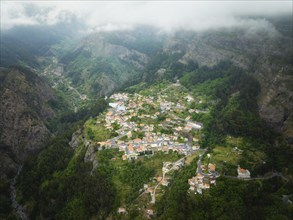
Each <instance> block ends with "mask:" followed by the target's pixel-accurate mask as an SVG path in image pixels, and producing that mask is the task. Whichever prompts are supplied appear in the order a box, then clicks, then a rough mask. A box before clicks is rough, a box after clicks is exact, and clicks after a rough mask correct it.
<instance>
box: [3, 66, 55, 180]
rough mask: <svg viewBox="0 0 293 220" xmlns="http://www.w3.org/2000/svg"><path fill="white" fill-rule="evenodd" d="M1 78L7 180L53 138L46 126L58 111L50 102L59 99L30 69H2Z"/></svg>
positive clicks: (4, 167)
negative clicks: (30, 156) (33, 153)
mask: <svg viewBox="0 0 293 220" xmlns="http://www.w3.org/2000/svg"><path fill="white" fill-rule="evenodd" d="M0 75H1V84H0V86H1V87H0V103H1V105H0V150H1V154H0V155H1V160H0V177H1V178H7V177H10V175H11V174H13V173H15V172H16V169H17V166H18V164H19V163H21V162H22V161H23V160H24V159H25V158H26V157H27V156H28V155H29V154H30V153H32V152H34V151H36V150H38V149H40V148H41V147H42V146H43V144H44V142H45V141H46V140H47V138H49V137H50V135H51V134H50V131H49V130H48V128H47V127H46V125H45V124H46V122H48V120H50V119H51V118H53V117H54V116H55V112H54V109H53V108H52V107H51V106H50V105H49V104H48V103H50V102H54V101H56V100H57V98H56V97H55V95H54V93H53V91H52V89H51V88H50V87H49V86H48V85H47V84H46V83H45V82H44V81H43V80H42V79H41V78H39V77H38V76H37V75H35V74H34V73H32V72H30V71H28V70H24V69H18V68H13V69H1V71H0Z"/></svg>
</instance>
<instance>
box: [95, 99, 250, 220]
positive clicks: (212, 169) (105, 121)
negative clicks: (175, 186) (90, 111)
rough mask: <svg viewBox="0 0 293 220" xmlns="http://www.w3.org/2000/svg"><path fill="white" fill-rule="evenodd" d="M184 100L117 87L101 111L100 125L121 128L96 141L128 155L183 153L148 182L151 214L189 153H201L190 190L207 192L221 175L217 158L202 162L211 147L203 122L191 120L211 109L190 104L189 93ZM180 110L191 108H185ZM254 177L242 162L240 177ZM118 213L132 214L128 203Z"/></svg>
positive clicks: (143, 191)
mask: <svg viewBox="0 0 293 220" xmlns="http://www.w3.org/2000/svg"><path fill="white" fill-rule="evenodd" d="M107 99H108V98H107ZM181 100H182V101H180V102H176V103H175V102H172V101H170V100H169V99H168V96H167V95H166V93H165V94H162V93H158V94H153V95H149V96H145V95H141V94H138V93H134V94H128V93H116V94H113V95H112V96H110V97H109V107H110V108H109V109H108V110H107V111H106V112H105V113H104V114H102V115H100V116H98V117H97V122H96V123H97V125H104V126H105V128H106V129H108V130H109V131H111V132H115V134H116V135H115V136H114V137H111V138H110V139H108V140H105V141H99V142H97V143H96V144H97V146H99V148H100V149H118V150H119V152H121V153H122V156H121V157H122V158H121V159H122V160H123V161H132V160H137V159H139V158H144V157H151V156H153V155H155V154H156V153H157V152H162V153H165V154H168V153H170V152H176V153H178V155H182V156H181V158H180V159H179V160H177V161H173V162H170V161H162V168H161V175H158V176H156V177H154V179H153V181H152V182H148V183H145V184H144V185H143V188H142V189H141V191H140V196H142V195H148V194H149V195H150V199H149V202H148V204H149V205H148V209H146V210H145V212H146V213H145V214H146V217H147V218H151V217H152V216H153V215H154V211H153V209H152V206H153V205H154V204H155V202H156V194H158V193H159V194H160V193H162V192H163V191H164V188H162V187H168V186H169V184H170V181H172V180H171V177H170V176H169V174H170V173H172V171H176V170H180V169H181V168H182V167H183V166H184V165H185V160H186V158H187V157H190V156H192V155H195V157H197V156H198V157H199V159H198V161H197V170H196V172H195V176H193V177H191V178H190V179H188V184H189V190H188V193H194V194H202V193H203V190H207V189H209V188H210V187H211V186H215V185H216V179H217V178H218V177H219V176H220V174H219V173H218V172H217V171H216V164H212V163H210V162H209V160H208V162H207V164H202V158H203V156H204V155H205V154H206V151H207V149H202V148H200V145H199V140H200V135H199V133H200V130H201V129H202V127H203V125H202V124H201V123H200V122H196V121H192V120H191V117H190V113H199V112H206V111H203V110H198V109H192V108H190V107H189V106H188V105H189V103H190V102H192V101H194V99H193V98H192V97H191V96H190V95H188V94H184V96H183V97H181ZM181 112H187V114H180V113H181ZM182 116H184V117H182ZM191 134H192V135H191ZM207 157H208V158H209V157H210V154H207ZM249 177H250V173H249V171H248V170H245V169H243V168H240V167H238V178H249ZM162 190H163V191H162ZM118 213H119V214H127V209H126V208H125V207H120V208H119V209H118Z"/></svg>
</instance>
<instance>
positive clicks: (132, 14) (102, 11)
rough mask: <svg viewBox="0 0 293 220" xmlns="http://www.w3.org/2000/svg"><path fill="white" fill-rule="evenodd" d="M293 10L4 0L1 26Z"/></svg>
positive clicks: (171, 25) (109, 24)
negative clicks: (74, 19)
mask: <svg viewBox="0 0 293 220" xmlns="http://www.w3.org/2000/svg"><path fill="white" fill-rule="evenodd" d="M284 14H292V1H107V2H106V1H97V2H95V1H88V2H87V1H13V2H11V1H9V2H8V1H1V29H9V28H11V27H13V26H16V25H35V24H40V25H43V24H46V25H53V24H56V23H58V22H69V21H70V19H71V18H72V16H74V17H76V18H77V19H79V20H80V21H83V22H84V23H85V25H86V27H87V28H88V29H90V30H95V31H111V30H119V29H123V30H124V29H128V28H131V27H133V26H135V25H139V24H144V25H152V26H156V27H158V28H161V29H163V30H165V31H171V30H178V29H188V30H207V29H210V28H221V27H234V26H239V25H251V24H252V23H251V21H249V20H247V19H245V18H244V16H267V15H284Z"/></svg>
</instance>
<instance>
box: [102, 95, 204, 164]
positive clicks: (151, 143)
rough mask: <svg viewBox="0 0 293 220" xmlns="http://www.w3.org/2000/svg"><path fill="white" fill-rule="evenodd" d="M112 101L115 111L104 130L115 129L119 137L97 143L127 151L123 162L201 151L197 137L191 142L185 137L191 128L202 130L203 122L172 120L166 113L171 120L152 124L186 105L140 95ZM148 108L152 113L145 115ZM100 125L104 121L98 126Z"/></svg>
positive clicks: (109, 113) (108, 116)
mask: <svg viewBox="0 0 293 220" xmlns="http://www.w3.org/2000/svg"><path fill="white" fill-rule="evenodd" d="M110 99H113V100H115V102H111V103H109V105H110V107H112V108H111V109H109V111H108V112H107V113H106V114H105V127H106V128H107V129H109V130H115V132H117V134H118V136H117V137H115V138H112V139H110V140H107V141H102V142H98V143H97V144H99V146H101V147H105V148H119V150H120V151H122V152H124V155H123V156H122V159H123V160H131V159H137V157H139V156H145V155H150V154H154V153H155V152H156V151H163V152H168V151H169V150H171V151H175V152H178V153H179V154H183V155H189V154H191V153H192V152H193V151H196V150H197V149H199V144H198V138H192V139H191V138H187V137H184V136H183V135H182V133H184V132H189V131H190V130H192V129H195V130H200V129H201V128H202V124H201V123H198V122H192V121H190V117H186V118H185V119H180V118H178V117H176V118H175V117H173V118H171V114H166V115H168V116H169V117H166V118H165V120H164V121H162V122H161V123H157V124H154V123H149V122H151V121H159V120H158V117H160V115H161V114H162V113H168V112H171V110H172V109H176V110H182V109H185V108H186V107H185V106H184V105H180V104H178V103H177V104H175V103H172V102H167V101H165V100H164V98H162V97H161V96H159V98H158V99H157V100H156V102H155V101H154V98H153V97H150V98H147V97H144V96H141V95H139V94H134V95H133V97H132V98H131V99H130V98H129V96H128V94H126V93H118V94H114V95H112V96H111V97H110ZM146 106H147V107H149V108H152V110H153V114H150V113H148V114H147V113H144V111H146ZM143 121H144V122H143ZM99 122H101V121H98V122H97V123H99ZM172 130H173V131H172ZM170 131H172V132H170ZM192 143H195V145H192Z"/></svg>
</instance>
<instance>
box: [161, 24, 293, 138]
mask: <svg viewBox="0 0 293 220" xmlns="http://www.w3.org/2000/svg"><path fill="white" fill-rule="evenodd" d="M284 22H285V24H283V23H281V24H283V25H281V24H280V23H278V24H279V26H278V25H276V24H275V25H273V24H272V23H270V22H265V25H263V26H261V27H260V28H259V29H253V28H247V27H246V28H243V29H241V28H240V29H233V30H232V29H230V30H215V31H209V32H205V33H197V34H195V33H180V34H177V35H175V36H174V37H172V38H169V39H168V40H167V41H166V43H165V45H164V52H165V53H173V52H174V51H177V52H180V53H182V54H183V56H182V57H181V58H180V59H179V60H178V62H181V63H183V64H186V63H188V62H189V61H190V60H193V61H195V62H197V63H198V64H199V65H200V66H203V65H206V66H213V65H216V64H218V63H219V62H220V61H221V60H229V61H231V62H233V63H234V64H235V65H237V66H240V67H242V68H244V69H245V70H246V71H247V72H249V73H250V74H251V75H253V76H254V77H255V78H256V79H257V80H258V81H259V82H260V85H261V93H260V95H259V97H258V105H259V114H260V116H261V117H262V118H263V119H264V120H265V121H267V122H268V124H269V125H271V126H272V127H273V128H275V129H276V130H277V131H279V132H281V133H283V134H284V135H285V137H286V139H287V140H288V141H289V142H291V143H293V142H292V141H293V120H292V118H293V112H292V109H293V92H292V88H293V87H292V86H293V77H292V71H293V64H292V57H293V51H292V41H293V38H292V35H288V34H284V33H287V32H284V31H286V30H287V29H288V28H290V27H291V28H292V21H291V25H290V21H287V23H288V22H289V25H287V23H286V21H284Z"/></svg>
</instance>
